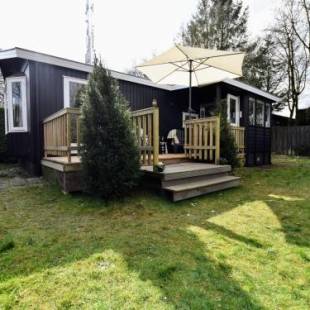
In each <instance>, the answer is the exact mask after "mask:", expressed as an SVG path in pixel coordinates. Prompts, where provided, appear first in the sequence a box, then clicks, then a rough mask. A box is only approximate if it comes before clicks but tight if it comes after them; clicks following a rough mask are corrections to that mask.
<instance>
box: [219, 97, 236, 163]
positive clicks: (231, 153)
mask: <svg viewBox="0 0 310 310" xmlns="http://www.w3.org/2000/svg"><path fill="white" fill-rule="evenodd" d="M217 114H220V119H221V139H220V146H221V148H220V158H221V163H222V164H229V165H231V166H232V167H238V166H239V165H240V162H239V159H238V152H237V147H236V144H235V138H234V136H233V135H232V133H231V130H230V124H229V123H228V121H227V103H226V100H221V103H220V105H219V108H218V111H217Z"/></svg>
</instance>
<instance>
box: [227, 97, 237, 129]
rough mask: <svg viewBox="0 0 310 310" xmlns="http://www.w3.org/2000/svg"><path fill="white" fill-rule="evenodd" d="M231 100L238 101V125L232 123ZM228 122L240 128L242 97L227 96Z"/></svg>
mask: <svg viewBox="0 0 310 310" xmlns="http://www.w3.org/2000/svg"><path fill="white" fill-rule="evenodd" d="M230 99H233V100H235V101H236V123H231V122H230ZM227 120H228V122H229V123H230V125H231V126H235V127H239V126H240V97H237V96H234V95H231V94H228V95H227Z"/></svg>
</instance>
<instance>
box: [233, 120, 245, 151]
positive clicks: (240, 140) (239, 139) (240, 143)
mask: <svg viewBox="0 0 310 310" xmlns="http://www.w3.org/2000/svg"><path fill="white" fill-rule="evenodd" d="M230 130H231V133H232V135H233V136H234V138H235V143H236V146H237V151H238V154H239V155H241V156H244V154H245V142H244V134H245V128H244V127H235V126H231V127H230Z"/></svg>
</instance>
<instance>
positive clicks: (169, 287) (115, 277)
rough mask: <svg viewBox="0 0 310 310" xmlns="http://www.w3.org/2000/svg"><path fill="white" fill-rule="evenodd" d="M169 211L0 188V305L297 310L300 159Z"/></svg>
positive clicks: (308, 188)
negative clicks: (4, 245) (2, 245)
mask: <svg viewBox="0 0 310 310" xmlns="http://www.w3.org/2000/svg"><path fill="white" fill-rule="evenodd" d="M236 173H237V174H238V175H241V176H242V186H241V187H240V188H237V189H233V190H228V191H225V192H221V193H214V194H211V195H208V196H205V197H202V198H197V199H192V200H189V201H185V202H181V203H177V204H172V203H170V202H167V201H166V200H164V199H162V198H159V197H156V196H154V195H152V194H148V193H136V194H134V195H133V196H132V197H131V198H128V199H126V200H124V201H121V202H119V201H115V202H110V203H108V204H107V203H104V202H103V201H100V200H96V199H93V198H90V197H87V196H83V195H67V196H65V195H62V194H61V193H60V192H59V191H58V190H57V189H56V188H51V187H49V186H44V187H31V188H20V189H9V190H6V191H4V192H0V239H2V240H4V239H5V240H7V241H5V242H7V243H8V242H9V241H10V240H11V241H12V242H13V245H14V246H13V247H9V248H8V249H6V250H5V251H2V252H1V253H0V271H1V272H0V308H1V309H2V308H4V309H5V308H22V309H26V308H27V309H29V308H36V309H37V308H41V309H51V308H52V309H53V308H62V309H63V308H64V309H67V308H73V309H74V308H75V309H77V308H79V309H80V308H87V309H89V308H98V309H121V308H122V309H141V308H142V309H175V308H176V309H309V306H310V303H309V296H310V291H309V287H310V285H309V279H310V270H309V262H310V250H309V246H310V225H309V223H310V159H300V158H299V159H297V158H288V157H276V158H275V159H274V165H273V166H272V167H271V168H269V167H266V168H250V169H245V168H241V169H239V170H237V171H236Z"/></svg>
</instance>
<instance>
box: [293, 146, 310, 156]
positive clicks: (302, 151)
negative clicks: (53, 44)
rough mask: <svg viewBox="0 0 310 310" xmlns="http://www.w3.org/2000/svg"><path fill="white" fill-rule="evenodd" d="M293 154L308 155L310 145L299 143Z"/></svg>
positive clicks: (309, 153)
mask: <svg viewBox="0 0 310 310" xmlns="http://www.w3.org/2000/svg"><path fill="white" fill-rule="evenodd" d="M295 154H296V155H298V156H310V145H301V146H299V147H297V148H295Z"/></svg>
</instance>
